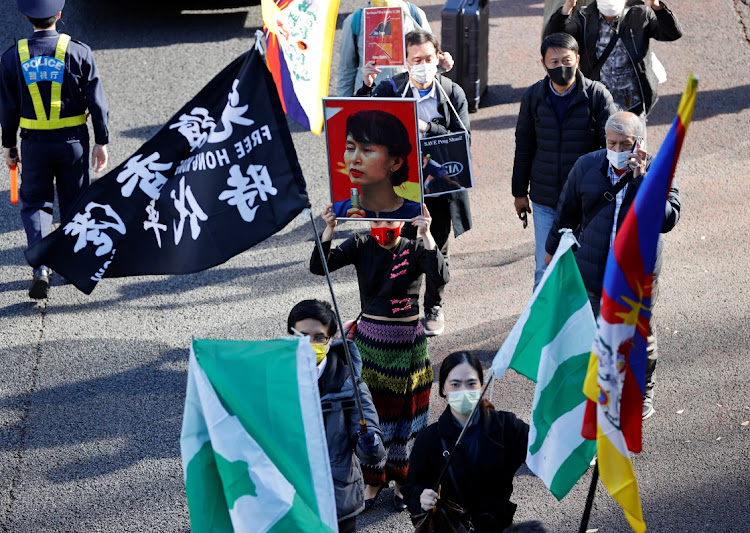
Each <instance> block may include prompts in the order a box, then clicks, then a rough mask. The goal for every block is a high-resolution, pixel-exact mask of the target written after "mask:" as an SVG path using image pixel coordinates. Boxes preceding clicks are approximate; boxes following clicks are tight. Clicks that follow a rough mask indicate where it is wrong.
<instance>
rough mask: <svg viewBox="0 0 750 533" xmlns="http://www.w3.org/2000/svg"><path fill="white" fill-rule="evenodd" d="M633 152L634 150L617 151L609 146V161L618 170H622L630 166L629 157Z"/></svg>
mask: <svg viewBox="0 0 750 533" xmlns="http://www.w3.org/2000/svg"><path fill="white" fill-rule="evenodd" d="M632 153H633V152H615V151H614V150H610V149H609V148H607V161H609V162H610V164H611V165H612V166H613V167H614V168H616V169H617V170H622V169H624V168H626V167H627V166H628V158H629V157H630V156H631V155H632Z"/></svg>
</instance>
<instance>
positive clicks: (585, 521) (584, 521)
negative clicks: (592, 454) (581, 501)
mask: <svg viewBox="0 0 750 533" xmlns="http://www.w3.org/2000/svg"><path fill="white" fill-rule="evenodd" d="M595 461H596V460H595ZM598 480H599V461H596V462H595V463H594V471H593V472H592V473H591V485H589V494H588V496H587V497H586V507H585V508H584V509H583V517H582V518H581V527H580V528H578V533H586V529H588V527H589V517H590V516H591V507H592V506H593V505H594V493H595V492H596V482H597V481H598Z"/></svg>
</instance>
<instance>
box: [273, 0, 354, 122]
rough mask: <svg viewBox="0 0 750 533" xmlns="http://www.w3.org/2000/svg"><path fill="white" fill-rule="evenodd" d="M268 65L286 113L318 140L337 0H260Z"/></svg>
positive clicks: (326, 86) (325, 93)
mask: <svg viewBox="0 0 750 533" xmlns="http://www.w3.org/2000/svg"><path fill="white" fill-rule="evenodd" d="M261 6H262V12H263V32H264V34H265V35H266V62H267V64H268V70H270V71H271V73H272V74H273V79H274V81H275V82H276V88H277V89H278V91H279V96H280V97H281V102H282V105H283V106H284V111H286V113H287V114H288V115H289V116H290V117H292V118H293V119H294V120H296V121H297V122H299V123H300V124H301V125H302V126H304V127H305V128H307V129H309V130H311V131H312V132H313V133H315V134H316V135H320V132H321V130H322V129H323V106H322V105H321V99H322V98H323V97H325V96H328V84H329V81H330V74H331V53H332V51H333V33H334V30H335V29H336V15H337V14H338V10H339V1H338V0H261Z"/></svg>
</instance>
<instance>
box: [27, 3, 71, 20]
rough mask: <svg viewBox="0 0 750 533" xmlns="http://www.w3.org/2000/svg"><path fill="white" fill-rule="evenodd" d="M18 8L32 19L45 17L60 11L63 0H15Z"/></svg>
mask: <svg viewBox="0 0 750 533" xmlns="http://www.w3.org/2000/svg"><path fill="white" fill-rule="evenodd" d="M17 2H18V10H19V11H20V12H21V13H23V14H24V15H26V16H27V17H29V18H32V19H46V18H49V17H53V16H55V15H57V14H58V13H59V12H60V11H62V8H63V6H64V5H65V0H17Z"/></svg>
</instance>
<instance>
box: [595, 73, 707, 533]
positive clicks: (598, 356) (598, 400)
mask: <svg viewBox="0 0 750 533" xmlns="http://www.w3.org/2000/svg"><path fill="white" fill-rule="evenodd" d="M697 91H698V80H697V79H696V78H695V77H694V76H693V75H692V74H690V77H689V78H688V83H687V88H686V89H685V92H684V93H683V94H682V99H681V100H680V106H679V108H678V111H677V117H675V119H674V122H673V123H672V127H671V128H670V130H669V132H668V133H667V136H666V137H665V139H664V142H663V143H662V145H661V148H660V149H659V153H657V154H656V157H655V158H654V160H653V162H652V163H651V166H650V167H649V169H648V173H647V174H646V176H645V177H644V179H643V183H642V184H641V186H640V188H639V189H638V192H637V193H636V196H635V200H634V201H633V205H632V207H631V208H630V210H629V211H628V213H627V215H626V216H625V220H624V221H623V223H622V225H621V226H620V229H619V230H618V231H617V236H616V237H615V242H614V244H613V246H612V248H611V249H610V251H609V256H608V258H607V267H606V269H605V272H604V283H603V285H602V301H601V315H600V316H599V321H598V323H597V335H596V338H595V339H594V344H593V346H592V349H591V357H590V359H589V366H588V373H587V376H586V382H585V385H584V392H585V394H586V396H587V397H588V399H589V401H588V405H587V407H586V416H585V418H584V424H583V431H582V433H583V436H584V437H586V438H587V439H596V443H597V449H598V452H597V453H598V463H599V473H600V474H601V478H602V483H604V486H605V487H607V490H608V491H609V493H610V495H612V497H613V498H614V499H615V501H617V503H619V504H620V506H621V507H622V509H623V511H624V512H625V516H626V518H627V519H628V522H629V523H630V527H632V528H633V530H634V531H637V532H639V533H640V532H642V531H645V530H646V523H645V522H644V520H643V512H642V510H641V498H640V495H639V493H638V483H637V482H636V479H635V471H634V470H633V464H632V463H631V461H630V454H629V452H628V450H630V451H632V452H635V453H639V452H640V451H641V423H642V404H643V394H644V390H645V381H646V345H647V336H648V333H649V319H650V317H651V288H652V282H653V278H654V265H655V262H656V247H657V242H658V239H659V230H660V229H661V227H662V222H663V220H664V203H665V201H666V198H667V193H668V191H669V188H670V185H671V183H672V178H673V177H674V171H675V168H676V166H677V160H678V159H679V157H680V150H681V149H682V142H683V140H684V139H685V133H686V132H687V128H688V126H689V124H690V120H691V119H692V116H693V109H694V107H695V99H696V95H697Z"/></svg>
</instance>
